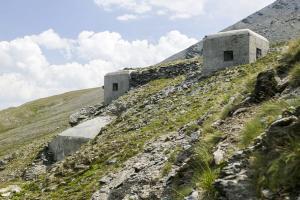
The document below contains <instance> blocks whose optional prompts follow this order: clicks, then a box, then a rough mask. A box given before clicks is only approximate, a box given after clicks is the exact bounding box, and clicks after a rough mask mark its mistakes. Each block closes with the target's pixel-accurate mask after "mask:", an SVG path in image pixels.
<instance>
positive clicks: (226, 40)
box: [203, 29, 269, 74]
mask: <svg viewBox="0 0 300 200" xmlns="http://www.w3.org/2000/svg"><path fill="white" fill-rule="evenodd" d="M257 48H258V49H260V50H261V57H262V56H265V55H266V54H267V53H268V50H269V41H268V40H267V39H266V38H264V37H263V36H261V35H259V34H257V33H255V32H253V31H251V30H249V29H241V30H235V31H228V32H222V33H217V34H213V35H209V36H206V37H205V38H204V43H203V59H204V67H203V73H204V74H210V73H212V72H215V71H218V70H220V69H224V68H226V67H230V66H236V65H242V64H248V63H252V62H255V61H256V59H257V55H256V54H257ZM226 51H232V52H233V59H232V60H229V61H226V60H225V58H224V53H225V52H226Z"/></svg>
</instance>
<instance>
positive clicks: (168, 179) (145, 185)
mask: <svg viewBox="0 0 300 200" xmlns="http://www.w3.org/2000/svg"><path fill="white" fill-rule="evenodd" d="M193 137H194V139H196V138H198V135H196V134H195V135H194V136H193ZM191 141H192V140H191V137H190V136H187V135H185V134H180V133H179V132H173V133H170V134H168V135H164V136H161V137H158V138H157V139H154V140H152V141H149V142H148V143H146V144H145V146H144V150H143V151H141V153H139V154H138V155H136V156H134V157H132V158H130V159H128V160H127V161H126V162H125V163H124V166H123V167H122V169H120V171H118V172H116V173H114V174H109V175H107V176H104V177H103V178H101V180H100V185H101V188H100V189H99V190H98V191H97V192H96V193H95V194H94V195H93V198H92V199H93V200H108V199H124V200H125V199H128V200H129V199H164V197H165V195H167V192H166V191H168V190H167V188H168V187H169V186H170V184H171V183H172V181H173V177H174V176H176V174H177V172H178V171H179V170H180V169H182V168H184V167H185V166H186V162H188V161H189V159H190V156H191V151H190V150H182V151H181V152H176V151H174V150H175V149H178V148H179V149H184V147H189V148H188V149H190V148H191V146H192V144H193V143H192V142H191ZM173 151H174V152H176V154H177V155H175V159H174V158H172V159H173V160H174V161H172V162H174V163H171V169H170V170H168V171H167V172H164V173H166V174H164V173H163V171H164V167H165V165H166V163H167V162H168V160H169V158H170V157H171V155H172V154H173V153H174V152H173ZM166 152H167V153H166ZM172 156H174V154H173V155H172Z"/></svg>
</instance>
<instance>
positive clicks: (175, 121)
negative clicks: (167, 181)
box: [20, 53, 278, 200]
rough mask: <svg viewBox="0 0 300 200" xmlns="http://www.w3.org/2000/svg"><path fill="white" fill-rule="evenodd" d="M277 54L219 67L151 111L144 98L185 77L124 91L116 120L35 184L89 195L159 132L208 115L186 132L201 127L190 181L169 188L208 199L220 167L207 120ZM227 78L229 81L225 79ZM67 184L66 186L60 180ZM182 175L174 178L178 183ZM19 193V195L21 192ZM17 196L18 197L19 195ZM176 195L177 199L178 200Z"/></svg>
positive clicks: (54, 195)
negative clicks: (79, 167)
mask: <svg viewBox="0 0 300 200" xmlns="http://www.w3.org/2000/svg"><path fill="white" fill-rule="evenodd" d="M277 55H278V54H276V53H274V54H269V55H268V56H267V57H265V58H263V59H260V60H259V61H258V62H257V63H253V64H249V65H244V66H238V67H233V68H230V69H228V70H224V71H221V72H219V73H217V74H216V75H215V76H212V77H210V78H208V79H205V80H203V81H200V82H199V83H197V84H195V85H194V86H193V87H192V88H189V89H187V90H181V91H176V92H175V93H173V94H171V95H170V96H168V97H167V98H164V99H161V100H160V101H158V102H156V103H153V104H152V105H151V106H152V108H151V109H148V108H146V107H145V105H144V102H145V101H146V100H147V101H149V99H151V97H152V96H153V95H155V94H157V93H158V92H159V91H161V90H162V89H164V88H166V87H169V86H175V85H177V84H179V83H181V82H182V81H183V80H184V76H180V77H177V78H175V79H160V80H155V81H152V82H150V83H149V84H147V85H145V86H142V87H139V88H137V89H136V90H132V91H130V92H128V93H127V94H126V95H124V96H122V97H121V98H120V101H122V102H123V103H125V104H128V105H129V107H130V108H129V109H128V110H126V111H125V112H123V113H121V114H120V116H119V118H118V119H117V120H116V121H115V122H113V123H112V124H111V125H109V126H108V127H107V129H106V130H104V131H103V132H102V134H101V136H99V137H98V138H96V139H95V140H94V141H92V142H91V143H89V144H87V145H84V146H83V147H82V148H81V152H80V153H78V154H75V155H74V156H72V157H71V158H70V159H67V160H66V161H65V162H64V164H63V165H62V166H61V171H62V172H63V173H62V174H63V176H62V175H61V174H60V173H58V174H56V176H54V177H52V178H53V179H51V180H47V179H43V178H41V179H39V180H38V181H37V184H38V185H40V184H43V185H44V187H50V186H53V185H55V184H58V188H57V189H56V190H55V191H46V192H44V193H43V197H42V199H60V200H63V199H82V198H90V196H91V195H92V193H93V192H94V191H96V190H97V189H99V184H98V180H99V179H100V178H101V177H102V176H104V175H105V174H107V173H110V172H113V171H116V170H118V169H120V168H121V167H122V165H123V163H124V162H125V161H126V160H128V159H129V158H131V157H133V156H135V155H137V154H138V153H139V152H141V151H142V149H143V146H144V144H145V143H146V142H147V141H149V140H152V139H155V138H157V137H159V136H161V135H165V134H170V132H174V131H178V129H179V128H181V127H183V126H185V125H186V124H189V123H190V122H192V121H195V120H197V119H199V118H200V117H202V116H203V115H205V114H207V113H208V112H209V113H210V115H209V119H208V120H207V121H206V122H205V123H204V124H203V126H202V127H197V126H191V127H189V128H190V129H188V130H187V132H188V133H187V134H189V133H191V132H193V131H195V130H197V129H198V128H201V129H202V135H201V140H200V142H199V143H198V144H197V145H196V147H195V152H193V159H192V161H191V167H192V170H193V176H192V180H191V181H190V182H189V183H187V184H184V185H180V184H177V183H174V185H173V191H176V192H174V194H175V193H176V194H178V195H175V196H176V197H174V199H180V198H181V199H182V195H183V196H184V195H186V194H187V195H188V192H190V191H191V190H192V189H193V188H205V195H206V196H207V198H210V197H213V196H214V195H215V192H214V189H213V184H212V183H213V181H214V179H215V178H216V177H217V174H218V172H219V168H220V166H214V164H213V162H212V155H211V154H212V151H213V148H214V146H215V145H216V143H217V142H218V141H219V139H220V135H222V133H220V132H218V131H216V130H215V129H214V128H213V127H211V124H212V123H213V122H214V121H216V120H218V119H219V116H220V112H221V111H222V108H223V107H224V104H226V103H228V100H229V99H230V97H231V94H242V95H244V94H245V93H247V91H248V90H249V85H247V81H248V80H250V79H252V78H253V77H254V76H256V75H257V74H258V73H259V72H261V71H263V70H266V69H269V68H271V67H273V66H274V65H276V64H277ZM228 80H230V81H228ZM89 157H91V158H93V162H92V163H91V165H90V169H88V170H86V171H84V172H77V171H74V170H72V167H71V166H72V165H74V164H75V163H81V162H84V160H86V159H88V158H89ZM112 157H113V158H116V159H117V163H116V164H115V165H107V164H106V161H107V160H109V159H110V158H112ZM172 157H175V156H171V157H170V160H169V161H168V164H167V165H166V166H165V169H164V170H163V171H165V172H164V174H167V173H168V171H169V170H170V165H171V164H172V163H173V159H172ZM61 182H65V184H59V183H61ZM179 182H180V177H178V183H179ZM25 193H26V194H27V195H28V196H29V197H32V198H34V197H39V196H40V195H41V193H40V191H28V190H27V189H26V188H25V189H24V193H23V194H25ZM21 197H22V196H21ZM21 197H20V199H22V198H21ZM177 197H178V198H177Z"/></svg>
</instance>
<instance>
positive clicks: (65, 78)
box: [0, 30, 197, 108]
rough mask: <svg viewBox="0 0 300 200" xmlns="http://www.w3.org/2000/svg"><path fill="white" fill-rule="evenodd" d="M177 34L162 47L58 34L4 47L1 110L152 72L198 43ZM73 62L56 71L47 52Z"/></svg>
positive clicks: (0, 48) (106, 35)
mask: <svg viewBox="0 0 300 200" xmlns="http://www.w3.org/2000/svg"><path fill="white" fill-rule="evenodd" d="M196 42H197V41H196V40H195V39H193V38H189V37H187V36H185V35H183V34H181V33H180V32H178V31H171V32H169V33H167V34H166V35H165V36H162V37H161V38H160V39H159V40H158V41H157V42H156V43H150V42H149V41H147V40H135V41H128V40H125V39H124V38H123V37H122V36H121V35H120V34H119V33H116V32H108V31H105V32H98V33H95V32H91V31H83V32H81V33H80V34H79V35H78V38H77V39H66V38H61V37H60V36H59V35H58V34H57V33H55V32H54V31H53V30H48V31H45V32H43V33H41V34H39V35H32V36H25V37H23V38H18V39H15V40H12V41H2V42H0V66H1V67H0V91H2V92H1V93H0V108H4V107H7V106H15V105H19V104H21V103H24V102H26V101H30V100H33V99H36V98H41V97H45V96H49V95H54V94H58V93H62V92H67V91H70V90H77V89H82V88H89V87H97V86H101V85H102V84H103V77H104V75H105V74H106V73H108V72H112V71H115V70H119V69H122V68H124V67H135V66H147V65H151V64H155V63H157V62H160V61H161V60H163V59H165V58H167V57H168V56H170V55H172V54H174V53H177V52H178V51H180V50H182V49H184V48H186V47H188V46H190V45H192V44H194V43H196ZM42 47H44V48H47V49H51V50H53V51H58V52H59V53H63V52H64V51H69V53H70V54H71V55H70V56H71V57H72V58H73V60H81V62H79V61H77V62H76V61H73V62H68V61H67V60H66V62H65V64H61V65H54V64H52V63H50V62H49V59H47V55H46V54H45V53H44V52H43V48H42Z"/></svg>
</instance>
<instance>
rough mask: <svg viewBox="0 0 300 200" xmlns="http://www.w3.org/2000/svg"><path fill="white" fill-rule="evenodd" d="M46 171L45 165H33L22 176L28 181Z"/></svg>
mask: <svg viewBox="0 0 300 200" xmlns="http://www.w3.org/2000/svg"><path fill="white" fill-rule="evenodd" d="M45 173H46V166H45V165H33V166H31V167H29V168H28V169H26V170H25V171H24V173H23V175H22V177H23V179H24V180H26V181H32V180H36V179H37V178H38V176H40V175H42V174H45Z"/></svg>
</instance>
